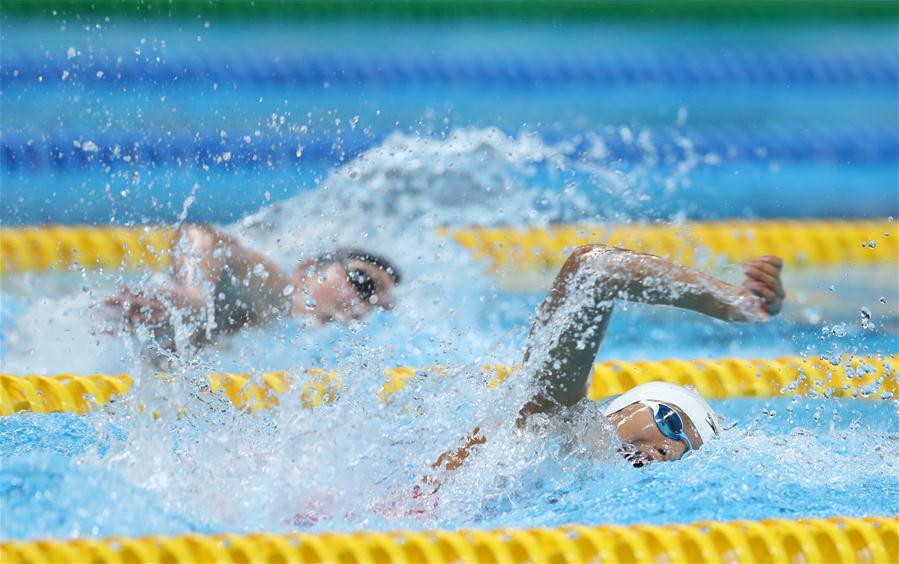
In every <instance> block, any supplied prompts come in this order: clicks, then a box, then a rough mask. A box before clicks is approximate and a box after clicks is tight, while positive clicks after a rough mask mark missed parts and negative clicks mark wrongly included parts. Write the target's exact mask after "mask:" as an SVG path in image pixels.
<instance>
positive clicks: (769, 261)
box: [755, 255, 784, 272]
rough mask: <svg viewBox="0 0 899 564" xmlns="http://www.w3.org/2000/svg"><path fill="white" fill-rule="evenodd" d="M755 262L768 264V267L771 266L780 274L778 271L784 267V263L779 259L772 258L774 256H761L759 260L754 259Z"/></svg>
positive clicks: (776, 257)
mask: <svg viewBox="0 0 899 564" xmlns="http://www.w3.org/2000/svg"><path fill="white" fill-rule="evenodd" d="M755 260H757V261H759V262H763V263H765V264H768V265H770V266H773V267H774V268H776V269H777V271H778V272H780V271H781V270H782V269H783V266H784V261H783V260H781V258H780V257H778V256H774V255H762V256H760V257H759V258H757V259H755Z"/></svg>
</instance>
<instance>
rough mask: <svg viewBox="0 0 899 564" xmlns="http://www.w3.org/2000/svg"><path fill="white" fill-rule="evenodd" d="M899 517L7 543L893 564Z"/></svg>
mask: <svg viewBox="0 0 899 564" xmlns="http://www.w3.org/2000/svg"><path fill="white" fill-rule="evenodd" d="M897 531H899V517H896V516H890V517H865V518H851V517H834V518H830V519H797V520H788V519H764V520H761V521H748V520H739V521H729V522H716V521H701V522H698V523H692V524H688V525H661V526H660V525H626V526H619V525H600V526H593V527H588V526H583V525H567V526H563V527H557V528H526V529H511V528H506V529H496V530H491V531H478V530H461V531H397V532H387V533H380V532H373V531H365V532H359V533H349V534H347V533H319V534H307V533H287V534H273V533H257V534H248V535H237V534H219V535H208V536H207V535H199V534H188V535H182V536H148V537H142V538H129V537H109V538H104V539H77V540H39V541H12V542H10V541H7V542H3V543H2V544H0V561H2V562H4V564H28V563H39V562H40V563H43V562H58V563H76V562H79V563H80V562H171V563H179V562H185V563H187V562H221V563H226V562H234V563H237V562H241V563H243V562H297V563H302V562H390V563H393V562H396V563H400V562H403V563H405V562H415V563H432V562H473V561H478V562H563V563H568V562H636V561H643V562H711V561H713V562H847V563H848V562H884V563H886V562H893V561H895V556H896V554H897V553H899V552H897V551H899V546H897V545H899V541H897V537H899V535H897Z"/></svg>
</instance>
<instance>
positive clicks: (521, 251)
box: [452, 219, 899, 273]
mask: <svg viewBox="0 0 899 564" xmlns="http://www.w3.org/2000/svg"><path fill="white" fill-rule="evenodd" d="M452 237H453V239H454V240H455V241H456V242H457V243H459V244H460V245H462V246H464V247H466V248H468V249H470V250H471V251H472V252H473V253H474V256H475V257H476V258H478V259H487V260H489V262H490V263H491V265H492V266H493V267H494V269H496V270H497V271H500V272H528V271H531V272H533V271H537V272H545V271H549V272H551V273H554V272H555V271H556V270H557V269H558V268H559V267H560V266H561V265H562V263H563V262H564V261H565V258H566V257H567V256H568V254H569V253H570V252H571V250H572V249H573V248H575V247H577V246H580V245H585V244H587V243H604V244H606V245H610V246H621V247H625V248H628V249H633V250H637V251H643V252H649V253H653V254H657V255H661V256H665V257H669V258H672V259H674V260H677V261H679V262H681V263H683V264H687V265H692V266H709V265H712V264H715V263H716V262H718V261H723V262H742V261H745V260H749V259H751V258H755V257H757V256H760V255H766V254H776V255H778V256H780V257H782V258H783V259H784V261H785V262H786V263H787V264H789V265H792V266H806V265H816V266H818V265H837V264H873V263H887V264H896V263H897V262H899V234H897V233H896V226H895V223H894V222H893V221H892V220H888V219H884V220H872V221H829V220H814V221H785V220H775V221H721V222H705V223H684V224H653V225H645V224H644V225H640V224H634V225H613V226H609V227H601V226H593V225H550V226H547V227H530V228H522V229H507V228H473V229H463V230H458V231H454V232H453V233H452Z"/></svg>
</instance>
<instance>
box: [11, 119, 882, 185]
mask: <svg viewBox="0 0 899 564" xmlns="http://www.w3.org/2000/svg"><path fill="white" fill-rule="evenodd" d="M895 133H896V132H895V130H894V129H891V128H890V127H880V126H862V125H859V126H851V127H850V126H840V125H837V126H827V127H811V126H803V127H802V128H794V127H791V126H770V127H767V128H763V129H752V130H748V129H743V128H739V127H707V128H702V129H692V130H678V131H675V130H667V129H657V130H654V131H653V132H652V135H651V139H650V140H648V141H647V142H645V143H641V144H636V143H629V142H626V141H624V140H623V139H622V137H621V135H620V134H619V133H617V132H610V131H606V130H600V131H594V132H588V133H587V134H586V135H585V134H583V132H581V133H579V134H573V133H572V134H571V135H570V136H569V137H566V136H565V135H564V134H559V133H556V132H547V133H545V134H541V138H542V139H543V141H544V142H545V143H547V144H551V145H552V144H559V143H561V142H563V141H566V140H567V139H573V140H574V141H569V142H567V143H566V144H565V146H564V147H565V148H564V149H562V150H561V152H562V153H563V154H564V156H565V157H566V158H567V159H570V160H572V161H583V160H587V159H591V160H595V158H596V157H595V156H593V155H594V153H595V151H596V150H597V148H599V147H601V148H602V150H603V157H602V160H603V162H628V163H641V162H644V161H645V160H646V159H647V157H648V156H649V155H652V157H653V158H657V159H660V160H663V161H664V160H666V159H668V158H671V159H673V160H675V161H677V162H681V161H683V160H685V159H687V158H688V157H689V155H693V154H699V155H709V154H714V155H727V158H728V160H729V161H734V160H737V159H739V160H743V161H748V162H762V163H769V162H771V161H778V162H781V163H783V162H787V161H789V162H801V161H809V160H811V161H816V162H818V161H826V162H840V163H844V162H845V161H852V162H854V163H856V164H858V163H875V164H876V163H893V162H895V161H896V160H897V159H899V143H897V142H896V135H895ZM507 134H508V135H510V136H511V137H515V133H514V132H508V133H507ZM247 136H248V135H246V136H245V135H240V134H235V135H232V136H229V137H228V138H226V139H223V138H222V137H221V135H219V134H215V135H211V134H209V133H206V134H200V135H199V136H198V135H197V134H196V133H193V134H190V135H186V134H183V133H177V132H175V133H174V134H170V135H166V136H165V140H164V141H160V140H158V139H154V138H151V139H149V140H138V139H137V138H135V137H133V136H131V135H127V134H126V135H109V134H101V135H84V134H71V135H69V136H65V135H58V136H54V137H48V136H46V135H45V134H35V135H31V134H22V133H18V134H12V135H10V134H7V135H4V137H3V139H2V140H0V164H2V168H3V171H4V173H5V174H22V173H25V172H27V173H30V174H36V173H41V172H54V173H62V172H66V171H83V170H91V169H94V170H101V171H105V172H109V171H111V170H130V169H133V168H134V166H135V163H140V166H141V167H166V166H179V167H180V166H183V165H184V163H186V162H187V163H190V164H191V165H192V166H196V167H200V168H206V167H208V168H215V169H217V170H224V171H238V170H247V169H249V170H270V169H272V168H277V167H291V166H299V165H301V164H308V163H310V162H329V163H337V162H342V161H345V160H351V159H352V158H354V157H356V156H358V155H359V154H361V153H362V152H364V151H366V150H369V149H371V148H373V147H377V146H378V145H379V144H381V143H383V141H384V138H383V137H382V136H378V135H372V136H364V135H359V134H355V135H354V134H344V135H342V136H341V137H340V139H338V140H335V139H330V138H328V136H325V137H326V138H325V139H309V136H308V135H306V134H300V133H295V132H290V131H288V132H286V133H283V132H279V134H278V135H277V136H271V135H268V134H265V133H263V134H262V135H261V136H255V135H254V136H253V137H251V142H249V143H248V142H246V141H245V139H244V137H247ZM684 138H686V139H689V140H690V147H689V149H687V148H686V147H685V146H684V145H683V143H679V142H678V140H679V139H684ZM86 139H87V141H85V140H86ZM647 144H649V146H647ZM297 147H302V148H303V149H302V151H298V150H297Z"/></svg>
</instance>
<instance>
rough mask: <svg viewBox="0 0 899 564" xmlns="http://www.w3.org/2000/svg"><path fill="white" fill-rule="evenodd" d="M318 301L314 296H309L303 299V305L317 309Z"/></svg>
mask: <svg viewBox="0 0 899 564" xmlns="http://www.w3.org/2000/svg"><path fill="white" fill-rule="evenodd" d="M317 303H318V302H316V301H315V300H314V299H313V298H309V297H307V298H306V299H305V300H303V305H304V306H306V309H315V306H316V305H317Z"/></svg>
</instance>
